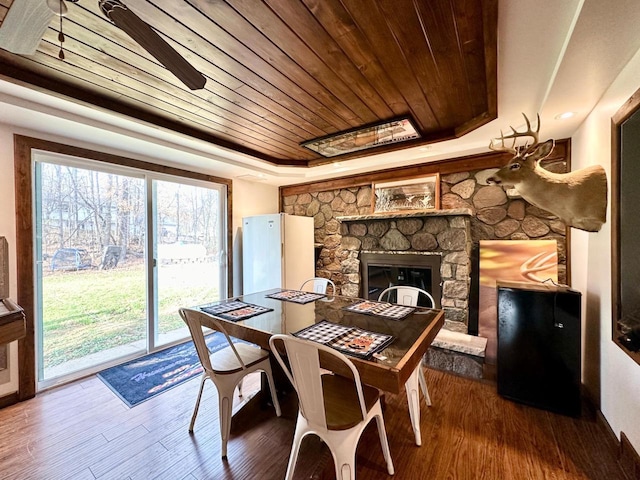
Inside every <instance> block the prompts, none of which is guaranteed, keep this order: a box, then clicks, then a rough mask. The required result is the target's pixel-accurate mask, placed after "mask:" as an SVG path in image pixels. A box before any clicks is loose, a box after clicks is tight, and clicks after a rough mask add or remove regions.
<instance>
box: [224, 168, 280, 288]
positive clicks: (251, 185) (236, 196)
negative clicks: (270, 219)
mask: <svg viewBox="0 0 640 480" xmlns="http://www.w3.org/2000/svg"><path fill="white" fill-rule="evenodd" d="M278 197H279V191H278V187H274V186H272V185H265V184H263V183H255V182H247V181H243V180H234V181H233V200H232V201H233V265H234V267H233V271H234V274H233V294H234V295H240V294H242V218H243V217H248V216H250V215H262V214H266V213H278V212H279V211H280V210H279V208H278V207H279V199H278Z"/></svg>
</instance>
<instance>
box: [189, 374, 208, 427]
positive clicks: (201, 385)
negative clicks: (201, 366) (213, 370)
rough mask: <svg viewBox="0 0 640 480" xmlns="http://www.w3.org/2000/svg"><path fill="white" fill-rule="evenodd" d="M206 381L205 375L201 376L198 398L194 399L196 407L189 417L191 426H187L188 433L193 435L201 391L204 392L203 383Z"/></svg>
mask: <svg viewBox="0 0 640 480" xmlns="http://www.w3.org/2000/svg"><path fill="white" fill-rule="evenodd" d="M206 379H207V374H206V373H205V374H203V375H202V380H200V391H199V392H198V398H197V399H196V406H195V408H194V409H193V415H191V424H190V425H189V433H193V426H194V425H195V423H196V417H197V416H198V409H199V408H200V399H201V398H202V390H204V382H205V380H206Z"/></svg>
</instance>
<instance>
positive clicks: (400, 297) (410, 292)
mask: <svg viewBox="0 0 640 480" xmlns="http://www.w3.org/2000/svg"><path fill="white" fill-rule="evenodd" d="M392 292H396V301H395V303H397V304H399V305H409V306H411V307H415V306H417V305H418V297H420V295H425V296H426V297H427V298H428V299H429V301H430V302H431V308H433V307H435V306H436V302H435V300H434V299H433V297H432V296H431V294H430V293H429V292H427V291H426V290H422V289H421V288H418V287H410V286H407V285H396V286H395V287H389V288H386V289H385V290H383V291H382V293H381V294H380V296H379V297H378V300H379V301H381V302H382V301H384V299H385V297H389V296H390V294H391V293H392Z"/></svg>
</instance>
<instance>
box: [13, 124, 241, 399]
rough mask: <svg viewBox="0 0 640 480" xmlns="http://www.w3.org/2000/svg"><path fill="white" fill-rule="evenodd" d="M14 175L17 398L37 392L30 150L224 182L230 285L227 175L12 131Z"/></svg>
mask: <svg viewBox="0 0 640 480" xmlns="http://www.w3.org/2000/svg"><path fill="white" fill-rule="evenodd" d="M13 138H14V175H15V190H16V191H15V196H16V264H17V284H18V292H17V303H18V304H19V305H20V306H21V307H22V309H23V310H24V314H25V317H26V336H25V337H24V338H22V339H21V340H19V342H18V369H19V382H18V399H19V401H22V400H26V399H29V398H32V397H34V396H35V394H36V385H37V379H36V364H35V328H34V319H35V285H34V280H33V272H34V265H35V263H34V256H33V251H34V245H33V236H34V230H33V229H34V225H33V218H34V205H33V198H32V197H33V195H32V185H33V178H32V173H33V169H32V151H33V150H42V151H47V152H53V153H59V154H64V155H70V156H74V157H78V158H86V159H89V160H96V161H100V162H104V163H110V164H113V165H121V166H124V167H130V168H136V169H139V170H146V171H149V172H155V173H162V174H167V175H173V176H177V177H185V178H191V179H196V180H202V181H207V182H212V183H218V184H222V185H226V186H227V218H226V222H227V227H228V228H227V245H228V249H227V265H228V291H227V295H228V296H230V295H231V294H232V289H233V273H232V272H233V263H232V262H233V258H232V254H231V252H232V250H233V249H232V248H231V245H232V241H233V232H232V228H231V225H232V208H233V206H232V203H231V199H232V193H233V192H232V182H231V180H229V179H226V178H222V177H216V176H213V175H207V174H202V173H196V172H191V171H188V170H183V169H180V168H174V167H168V166H164V165H157V164H154V163H149V162H144V161H141V160H135V159H131V158H127V157H121V156H118V155H112V154H109V153H104V152H99V151H95V150H89V149H86V148H82V147H75V146H71V145H65V144H61V143H56V142H51V141H48V140H42V139H38V138H32V137H27V136H23V135H14V137H13Z"/></svg>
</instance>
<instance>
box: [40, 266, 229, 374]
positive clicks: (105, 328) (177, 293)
mask: <svg viewBox="0 0 640 480" xmlns="http://www.w3.org/2000/svg"><path fill="white" fill-rule="evenodd" d="M211 270H212V264H196V265H175V266H170V267H164V270H161V272H164V273H162V276H161V280H160V287H159V288H160V292H161V300H160V313H159V324H160V332H161V333H166V332H169V331H171V330H175V329H178V328H182V327H184V323H183V322H182V319H181V318H180V316H179V315H178V308H179V307H181V306H193V305H198V304H202V303H204V302H207V301H211V300H212V299H215V298H217V291H218V289H217V287H215V288H212V287H211V286H206V287H204V286H202V285H200V283H201V279H202V278H203V276H202V275H211ZM144 276H145V270H144V265H137V266H135V267H129V268H115V269H113V270H102V271H101V270H85V271H78V272H62V273H56V274H53V275H47V276H45V277H44V278H43V314H44V318H43V333H44V342H43V344H44V345H43V346H44V356H43V359H44V366H45V368H47V367H52V366H55V365H59V364H61V363H64V362H67V361H69V360H74V359H77V358H81V357H83V356H86V355H89V354H92V353H96V352H99V351H101V350H105V349H109V348H113V347H117V346H121V345H127V344H129V343H132V342H135V341H138V340H142V339H144V338H145V336H146V317H145V315H146V313H145V312H146V284H145V278H144ZM163 279H164V281H163Z"/></svg>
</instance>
